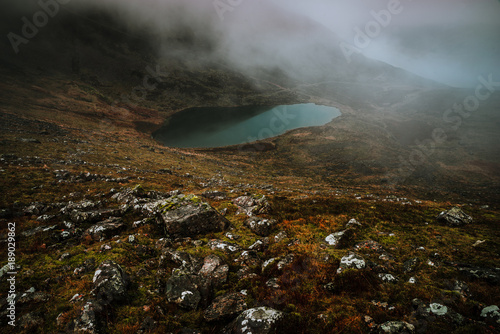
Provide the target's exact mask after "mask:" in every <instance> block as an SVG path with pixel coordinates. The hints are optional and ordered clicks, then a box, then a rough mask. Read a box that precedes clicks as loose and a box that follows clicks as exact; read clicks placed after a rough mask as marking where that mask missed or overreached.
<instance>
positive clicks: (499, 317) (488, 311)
mask: <svg viewBox="0 0 500 334" xmlns="http://www.w3.org/2000/svg"><path fill="white" fill-rule="evenodd" d="M481 317H483V318H486V319H487V320H490V321H492V322H495V323H496V324H497V325H500V309H499V308H498V306H496V305H491V306H487V307H485V308H483V310H482V311H481Z"/></svg>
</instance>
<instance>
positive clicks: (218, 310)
mask: <svg viewBox="0 0 500 334" xmlns="http://www.w3.org/2000/svg"><path fill="white" fill-rule="evenodd" d="M245 298H246V296H245V295H244V294H242V293H240V292H235V293H229V294H226V295H222V296H219V297H217V298H215V300H214V301H213V302H212V304H211V305H210V306H209V307H208V308H207V309H206V310H205V315H204V318H205V320H207V321H218V320H222V319H226V318H228V317H231V316H234V315H236V314H239V313H241V312H243V310H245V309H246V307H247V304H246V302H245Z"/></svg>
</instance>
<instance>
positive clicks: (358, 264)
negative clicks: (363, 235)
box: [337, 252, 366, 274]
mask: <svg viewBox="0 0 500 334" xmlns="http://www.w3.org/2000/svg"><path fill="white" fill-rule="evenodd" d="M365 267H366V262H365V259H364V258H363V257H362V256H361V255H358V254H356V253H352V252H351V253H349V255H346V256H344V257H343V258H342V259H340V267H339V269H337V274H340V273H341V272H342V271H343V270H345V269H363V268H365Z"/></svg>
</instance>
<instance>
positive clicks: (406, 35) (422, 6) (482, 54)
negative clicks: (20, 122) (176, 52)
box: [0, 0, 500, 87]
mask: <svg viewBox="0 0 500 334" xmlns="http://www.w3.org/2000/svg"><path fill="white" fill-rule="evenodd" d="M3 1H4V2H3V3H1V4H0V10H2V8H1V7H4V8H6V7H9V8H14V7H21V6H24V7H26V4H28V3H30V4H31V7H30V8H25V13H26V15H27V16H29V15H30V13H31V15H32V14H33V12H35V11H36V10H37V9H38V10H39V7H38V1H37V0H25V1H20V0H3ZM216 1H220V2H222V3H226V4H227V3H232V4H236V5H233V6H232V7H231V10H230V11H226V12H224V15H223V20H221V15H220V13H218V12H217V10H216V9H215V8H214V1H213V0H86V1H78V0H73V1H70V2H69V4H67V5H64V6H66V8H65V9H67V10H68V11H69V10H72V11H75V10H79V9H81V8H84V7H88V6H98V7H100V8H103V9H106V10H108V11H109V12H110V13H112V14H113V15H115V16H116V17H118V18H121V19H123V21H124V22H126V23H127V25H129V26H130V27H132V28H133V27H140V28H144V27H146V28H149V29H151V30H154V31H155V33H156V35H158V36H161V35H162V34H163V33H165V32H166V31H171V29H172V28H175V27H178V26H183V27H189V28H190V29H192V30H193V31H195V33H196V35H197V36H198V37H200V38H206V39H212V40H214V41H216V44H217V52H219V54H224V55H227V57H228V59H232V60H233V61H234V62H235V63H239V65H242V64H250V65H262V64H266V65H269V64H271V65H274V64H272V62H275V63H277V64H278V63H279V65H284V66H286V65H287V64H288V68H296V69H298V68H304V66H302V65H303V64H304V62H301V61H303V59H300V57H301V55H300V50H301V49H305V48H310V47H311V45H312V44H311V43H312V38H311V36H310V35H307V34H306V33H303V32H301V31H300V29H302V28H301V27H303V28H304V30H305V29H307V27H308V25H307V24H303V22H301V23H300V24H297V26H292V25H290V22H289V21H290V20H288V21H287V19H286V18H290V17H292V19H291V20H292V21H295V22H297V21H300V18H301V17H302V18H307V20H310V21H312V22H317V23H318V25H319V26H322V27H324V28H325V29H324V30H325V31H327V32H331V36H327V34H324V33H323V35H321V34H319V35H318V36H322V37H318V38H323V39H322V40H320V41H318V40H315V41H314V42H315V43H318V42H319V43H320V44H321V43H324V44H325V45H328V46H329V47H331V48H332V49H333V48H335V49H336V50H337V51H340V47H339V45H338V44H339V41H344V42H345V43H348V44H350V45H353V46H356V44H355V42H354V41H355V37H356V34H357V33H356V29H359V30H361V31H366V25H367V24H370V22H371V23H373V22H375V23H376V21H375V18H374V16H373V15H374V14H373V13H374V12H375V13H380V11H385V12H387V10H388V9H389V6H390V4H391V3H392V4H394V3H397V2H399V3H400V4H399V6H398V14H394V15H391V17H390V20H389V21H387V24H385V25H384V26H383V27H382V26H380V31H379V32H377V33H376V34H375V36H374V37H373V38H370V40H369V45H366V46H363V47H362V48H359V47H358V48H357V50H358V51H359V52H361V53H362V54H364V55H365V56H367V57H369V58H374V59H378V60H381V61H384V62H386V63H389V64H391V65H393V66H396V67H401V68H403V69H405V70H408V71H410V72H413V73H415V74H418V75H421V76H423V77H426V78H430V79H433V80H436V81H438V82H442V83H446V84H449V85H452V86H460V87H465V86H472V87H473V86H475V84H476V82H477V77H478V76H479V75H489V74H493V76H494V77H495V78H498V80H500V19H499V18H500V1H498V0H399V1H398V0H240V1H239V2H238V1H236V0H232V1H228V0H216ZM4 10H5V9H3V11H4ZM18 16H19V17H21V14H19V13H16V14H13V17H18ZM18 21H19V22H20V20H18ZM13 22H14V23H16V20H14V21H13ZM16 24H18V25H19V23H16ZM329 37H331V38H329ZM308 43H309V44H308ZM164 49H165V50H166V51H168V45H166V46H165V48H164ZM267 49H272V50H271V52H267V54H266V52H264V50H267ZM207 57H208V55H207ZM294 57H295V58H294ZM259 62H261V63H262V64H259ZM339 62H340V60H339ZM339 66H345V63H342V64H339Z"/></svg>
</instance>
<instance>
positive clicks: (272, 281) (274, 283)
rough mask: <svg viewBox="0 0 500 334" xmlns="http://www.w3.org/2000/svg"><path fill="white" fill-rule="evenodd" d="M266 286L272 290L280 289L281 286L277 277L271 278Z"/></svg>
mask: <svg viewBox="0 0 500 334" xmlns="http://www.w3.org/2000/svg"><path fill="white" fill-rule="evenodd" d="M266 286H267V287H269V288H272V289H279V288H280V285H279V284H278V279H277V278H275V277H273V278H270V279H269V280H268V281H267V282H266Z"/></svg>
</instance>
